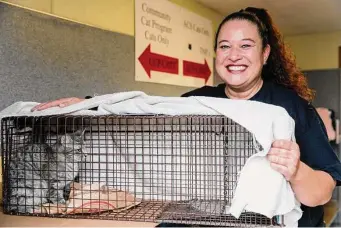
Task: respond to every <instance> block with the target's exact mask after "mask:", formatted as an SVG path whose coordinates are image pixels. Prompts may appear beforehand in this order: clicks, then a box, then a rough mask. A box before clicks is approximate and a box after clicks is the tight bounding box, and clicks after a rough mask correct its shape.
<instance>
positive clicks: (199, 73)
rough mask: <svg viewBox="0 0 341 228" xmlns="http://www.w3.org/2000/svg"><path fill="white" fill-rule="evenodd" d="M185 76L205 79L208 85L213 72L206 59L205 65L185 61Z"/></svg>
mask: <svg viewBox="0 0 341 228" xmlns="http://www.w3.org/2000/svg"><path fill="white" fill-rule="evenodd" d="M183 74H184V76H190V77H194V78H202V79H205V84H206V83H207V81H208V79H209V78H210V76H211V70H210V68H209V66H208V64H207V61H206V59H205V63H204V64H200V63H195V62H190V61H186V60H184V61H183Z"/></svg>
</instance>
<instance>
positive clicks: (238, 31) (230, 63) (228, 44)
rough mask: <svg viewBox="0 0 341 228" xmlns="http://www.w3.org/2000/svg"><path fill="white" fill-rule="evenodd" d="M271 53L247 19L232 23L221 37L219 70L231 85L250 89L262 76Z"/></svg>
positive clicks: (222, 29)
mask: <svg viewBox="0 0 341 228" xmlns="http://www.w3.org/2000/svg"><path fill="white" fill-rule="evenodd" d="M269 53H270V46H269V45H267V47H266V48H265V49H264V50H263V47H262V40H261V37H260V35H259V32H258V29H257V26H256V25H254V24H253V23H251V22H249V21H246V20H231V21H228V22H226V23H225V24H224V25H223V26H222V27H221V30H220V32H219V34H218V39H217V50H216V61H215V66H216V70H217V72H218V74H219V76H220V77H221V79H222V80H223V81H224V82H225V83H226V84H227V85H228V86H230V87H235V88H240V89H241V88H244V87H246V88H247V87H248V86H249V85H250V84H251V85H252V82H254V81H255V80H257V79H259V78H260V77H261V72H262V67H263V64H265V63H266V60H267V58H268V55H269Z"/></svg>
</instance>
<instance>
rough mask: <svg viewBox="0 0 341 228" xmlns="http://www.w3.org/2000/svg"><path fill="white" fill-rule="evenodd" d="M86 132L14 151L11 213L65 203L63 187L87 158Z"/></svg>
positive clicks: (12, 158) (11, 175)
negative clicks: (49, 143) (47, 204)
mask: <svg viewBox="0 0 341 228" xmlns="http://www.w3.org/2000/svg"><path fill="white" fill-rule="evenodd" d="M83 135H84V131H83V132H80V131H76V132H74V133H73V134H65V135H61V136H59V137H58V138H57V141H56V143H55V144H53V145H52V146H49V145H47V144H46V143H41V144H34V143H32V144H28V145H25V146H24V147H21V148H20V149H18V150H17V151H13V153H12V155H11V158H10V165H9V181H10V205H9V210H11V211H16V212H20V213H27V212H28V213H34V211H35V210H36V209H38V210H37V211H39V208H40V206H39V205H41V204H44V203H48V202H50V203H53V204H56V203H65V199H64V197H63V193H64V188H65V187H67V185H68V184H70V183H71V182H72V181H73V180H74V179H75V177H76V176H77V174H78V170H79V162H80V161H82V160H83V159H84V158H85V156H86V151H85V148H84V147H83V144H84V137H83Z"/></svg>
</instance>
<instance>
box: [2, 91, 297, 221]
mask: <svg viewBox="0 0 341 228" xmlns="http://www.w3.org/2000/svg"><path fill="white" fill-rule="evenodd" d="M36 104H37V103H35V102H18V103H15V104H13V105H11V106H9V107H8V108H6V109H5V110H3V111H2V112H1V113H0V116H1V117H4V116H22V115H27V116H44V115H55V114H66V113H69V114H71V115H88V114H91V115H103V114H141V115H143V114H166V115H196V114H201V115H225V116H226V117H228V118H230V119H232V120H233V121H235V122H237V123H238V124H240V125H241V126H243V127H245V128H246V129H247V130H248V131H250V132H251V133H252V134H254V136H255V139H256V140H257V141H258V142H259V143H260V144H261V146H262V148H261V149H260V150H259V151H258V153H257V154H255V155H253V156H252V157H250V158H249V159H248V161H247V163H246V165H245V166H244V167H243V169H242V171H241V175H240V178H239V180H238V185H237V188H236V191H235V197H234V199H233V203H232V205H231V208H230V210H229V212H230V213H232V214H233V215H235V216H236V217H238V216H239V215H240V213H241V211H242V210H243V209H246V210H250V211H253V212H256V213H261V214H264V215H265V216H268V217H272V216H275V215H285V220H284V223H285V225H288V226H297V221H298V219H299V218H300V217H301V215H302V211H301V209H300V207H299V206H300V204H299V203H298V202H297V200H296V199H295V195H294V192H293V191H292V189H291V186H290V184H289V182H287V181H286V180H285V178H284V177H283V176H282V175H280V174H279V173H277V172H276V171H274V170H273V169H271V168H269V162H268V161H267V159H266V157H265V156H266V154H267V153H268V151H269V149H270V147H271V144H272V142H273V141H274V140H275V139H287V140H293V141H294V140H295V137H294V132H295V131H294V129H295V123H294V120H293V119H292V118H291V117H290V116H289V115H288V113H287V112H286V110H285V109H283V108H282V107H279V106H274V105H269V104H265V103H261V102H256V101H247V100H229V99H223V98H211V97H186V98H182V97H159V96H148V95H146V94H145V93H143V92H139V91H134V92H124V93H115V94H108V95H103V96H96V97H94V98H92V99H88V100H85V101H83V102H80V103H78V104H75V105H72V106H68V107H65V108H59V107H55V108H51V109H48V110H44V111H40V112H30V109H31V108H32V107H33V106H34V105H36ZM97 106H98V111H89V110H87V109H90V108H93V107H97ZM250 170H251V171H250ZM251 183H252V184H251ZM275 183H276V184H275ZM250 186H251V187H250Z"/></svg>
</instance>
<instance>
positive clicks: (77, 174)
mask: <svg viewBox="0 0 341 228" xmlns="http://www.w3.org/2000/svg"><path fill="white" fill-rule="evenodd" d="M1 133H2V135H1V151H2V159H3V161H2V164H3V167H2V170H3V209H4V213H6V214H15V215H34V216H48V217H63V218H67V217H71V218H91V219H110V220H126V221H129V220H130V221H145V222H148V221H150V222H171V223H178V224H193V225H208V226H240V227H247V226H249V227H254V226H282V219H281V218H278V217H274V218H272V219H269V218H267V217H265V216H262V215H260V214H255V213H250V212H244V213H242V215H241V216H240V217H239V218H238V219H237V218H235V217H233V216H232V215H230V214H229V213H227V212H228V208H229V206H230V205H231V201H232V198H233V194H234V189H235V187H236V184H237V179H238V174H239V172H240V170H241V169H242V167H243V165H244V164H245V162H246V160H247V159H248V158H249V157H250V156H251V155H252V154H254V153H255V152H256V150H255V149H254V148H255V146H258V145H255V143H257V142H255V141H254V140H253V137H252V134H251V133H250V132H248V131H247V130H246V129H245V128H243V127H242V126H241V125H239V124H237V123H235V122H234V121H232V120H231V119H228V118H226V117H224V116H163V115H157V116H154V115H153V116H151V115H150V116H148V115H146V116H117V115H109V116H48V117H46V116H45V117H25V116H23V117H8V118H4V119H2V122H1Z"/></svg>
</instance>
